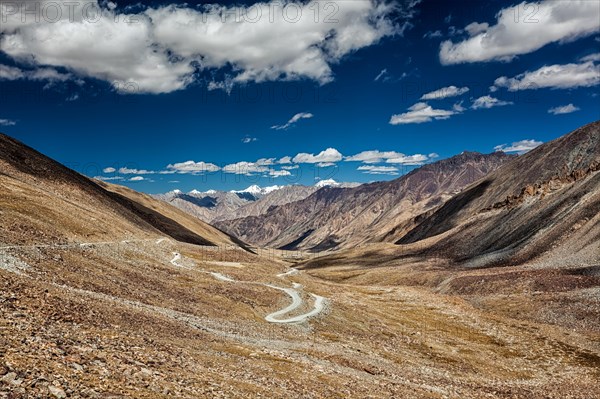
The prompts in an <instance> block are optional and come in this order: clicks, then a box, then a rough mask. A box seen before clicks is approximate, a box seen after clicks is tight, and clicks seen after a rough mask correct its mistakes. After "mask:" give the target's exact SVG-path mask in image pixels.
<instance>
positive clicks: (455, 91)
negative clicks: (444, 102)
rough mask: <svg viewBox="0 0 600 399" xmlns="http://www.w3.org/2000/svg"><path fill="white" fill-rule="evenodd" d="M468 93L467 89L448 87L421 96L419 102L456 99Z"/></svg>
mask: <svg viewBox="0 0 600 399" xmlns="http://www.w3.org/2000/svg"><path fill="white" fill-rule="evenodd" d="M468 91H469V88H468V87H460V88H459V87H456V86H448V87H442V88H441V89H438V90H435V91H432V92H430V93H427V94H423V96H421V100H441V99H443V98H448V97H456V96H460V95H463V94H465V93H466V92H468Z"/></svg>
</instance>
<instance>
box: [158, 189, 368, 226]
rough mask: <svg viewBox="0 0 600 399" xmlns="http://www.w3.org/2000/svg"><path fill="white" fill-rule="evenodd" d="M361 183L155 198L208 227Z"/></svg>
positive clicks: (178, 193)
mask: <svg viewBox="0 0 600 399" xmlns="http://www.w3.org/2000/svg"><path fill="white" fill-rule="evenodd" d="M358 185H359V184H358V183H338V182H336V181H335V180H333V179H327V180H321V181H319V182H317V184H315V185H314V186H302V185H298V184H294V185H287V186H269V187H260V186H258V185H252V186H250V187H248V188H246V189H244V190H239V191H235V190H232V191H217V190H208V191H204V192H201V191H198V190H192V191H190V192H189V193H184V192H182V191H180V190H173V191H170V192H168V193H165V194H157V195H154V198H156V199H159V200H162V201H165V202H168V203H169V204H171V205H173V206H175V207H177V208H179V209H181V210H183V211H184V212H187V213H188V214H190V215H192V216H195V217H197V218H199V219H201V220H203V221H205V222H207V223H213V222H217V221H220V220H230V219H238V218H242V217H247V216H258V215H261V214H264V213H266V212H267V211H268V210H269V209H270V208H271V207H272V206H277V205H283V204H288V203H290V202H294V201H298V200H301V199H304V198H306V197H308V196H309V195H311V194H312V193H314V192H315V191H317V190H318V189H320V188H323V187H356V186H358Z"/></svg>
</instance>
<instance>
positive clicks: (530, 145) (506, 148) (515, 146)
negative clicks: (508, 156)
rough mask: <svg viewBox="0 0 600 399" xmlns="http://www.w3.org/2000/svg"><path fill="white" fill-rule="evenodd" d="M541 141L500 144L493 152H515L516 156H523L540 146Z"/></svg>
mask: <svg viewBox="0 0 600 399" xmlns="http://www.w3.org/2000/svg"><path fill="white" fill-rule="evenodd" d="M542 144H544V143H542V142H541V141H536V140H521V141H516V142H514V143H512V144H511V145H507V144H501V145H497V146H496V147H494V150H495V151H503V152H516V153H518V154H524V153H526V152H528V151H531V150H533V149H534V148H536V147H539V146H540V145H542Z"/></svg>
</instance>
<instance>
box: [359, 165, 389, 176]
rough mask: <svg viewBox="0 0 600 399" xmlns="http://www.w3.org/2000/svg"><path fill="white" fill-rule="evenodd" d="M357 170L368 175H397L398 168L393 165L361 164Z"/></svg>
mask: <svg viewBox="0 0 600 399" xmlns="http://www.w3.org/2000/svg"><path fill="white" fill-rule="evenodd" d="M357 170H360V171H362V172H363V173H368V174H370V175H397V174H398V168H396V167H395V166H374V165H363V166H359V167H358V169H357Z"/></svg>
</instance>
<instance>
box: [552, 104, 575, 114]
mask: <svg viewBox="0 0 600 399" xmlns="http://www.w3.org/2000/svg"><path fill="white" fill-rule="evenodd" d="M575 111H579V107H576V106H574V105H573V104H567V105H562V106H560V107H554V108H550V109H549V110H548V113H549V114H553V115H563V114H570V113H572V112H575Z"/></svg>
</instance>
